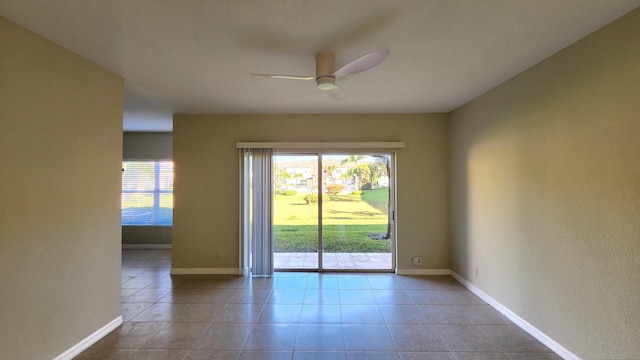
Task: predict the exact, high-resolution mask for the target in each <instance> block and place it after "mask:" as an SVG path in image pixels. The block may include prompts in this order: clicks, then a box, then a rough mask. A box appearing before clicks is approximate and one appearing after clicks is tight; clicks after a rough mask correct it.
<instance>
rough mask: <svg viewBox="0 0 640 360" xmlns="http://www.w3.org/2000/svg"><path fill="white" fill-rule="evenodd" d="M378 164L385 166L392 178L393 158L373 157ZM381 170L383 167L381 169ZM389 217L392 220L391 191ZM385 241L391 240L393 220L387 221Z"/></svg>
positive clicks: (388, 204)
mask: <svg viewBox="0 0 640 360" xmlns="http://www.w3.org/2000/svg"><path fill="white" fill-rule="evenodd" d="M373 157H374V158H375V160H376V163H378V164H381V165H382V164H384V166H385V168H386V175H387V176H388V177H391V158H390V157H389V155H374V156H373ZM379 168H381V166H380V167H379ZM387 196H388V198H387V217H388V219H391V213H392V211H391V191H387ZM384 238H385V239H389V238H391V220H388V221H387V234H386V235H385V237H384Z"/></svg>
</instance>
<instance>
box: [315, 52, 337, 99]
mask: <svg viewBox="0 0 640 360" xmlns="http://www.w3.org/2000/svg"><path fill="white" fill-rule="evenodd" d="M335 62H336V57H335V55H334V54H333V53H331V52H328V51H321V52H319V53H318V54H316V84H317V85H318V89H320V90H332V89H333V88H334V87H335V84H336V78H335V76H333V72H334V71H335Z"/></svg>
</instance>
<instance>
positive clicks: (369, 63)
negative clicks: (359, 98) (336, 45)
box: [251, 48, 390, 100]
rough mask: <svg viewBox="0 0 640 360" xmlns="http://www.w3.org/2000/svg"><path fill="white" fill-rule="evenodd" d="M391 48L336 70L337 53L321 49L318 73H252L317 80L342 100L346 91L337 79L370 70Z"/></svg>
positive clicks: (274, 77) (336, 98)
mask: <svg viewBox="0 0 640 360" xmlns="http://www.w3.org/2000/svg"><path fill="white" fill-rule="evenodd" d="M389 53H390V51H389V49H386V48H383V49H378V50H375V51H372V52H370V53H367V54H364V55H362V56H360V57H358V58H356V59H353V60H351V61H349V62H348V63H346V64H344V65H342V66H341V67H340V68H339V69H338V70H335V61H336V59H335V55H334V54H333V53H332V52H329V51H321V52H319V53H318V54H317V55H316V75H315V76H314V75H309V76H298V75H277V74H253V73H252V74H251V75H255V76H264V77H270V78H273V79H287V80H316V85H317V87H318V90H323V91H328V92H329V96H331V98H333V99H335V100H342V99H343V98H344V93H343V91H342V88H341V87H340V86H338V85H336V79H338V78H340V77H342V76H346V75H353V74H357V73H359V72H363V71H366V70H369V69H371V68H373V67H375V66H377V65H379V64H380V63H382V62H383V61H384V59H386V58H387V56H389Z"/></svg>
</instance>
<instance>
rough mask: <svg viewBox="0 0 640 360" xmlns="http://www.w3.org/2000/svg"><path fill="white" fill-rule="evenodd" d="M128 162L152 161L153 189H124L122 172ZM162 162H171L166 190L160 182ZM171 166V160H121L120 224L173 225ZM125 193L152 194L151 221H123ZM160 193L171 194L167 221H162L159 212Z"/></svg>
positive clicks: (160, 207) (172, 165)
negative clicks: (168, 219) (169, 212)
mask: <svg viewBox="0 0 640 360" xmlns="http://www.w3.org/2000/svg"><path fill="white" fill-rule="evenodd" d="M128 163H152V164H153V177H154V179H153V190H137V189H135V190H132V189H125V183H124V181H125V177H124V173H125V171H126V168H127V165H128ZM162 163H170V164H171V171H172V172H171V186H170V187H171V189H170V190H167V189H163V186H162V183H161V166H162ZM173 167H174V163H173V160H123V161H122V181H121V219H120V224H121V226H173V180H174V173H173ZM125 194H152V198H153V205H152V207H151V209H152V211H153V212H152V214H151V222H147V223H140V222H138V223H131V222H127V223H125V216H124V210H125V207H124V205H125V204H124V202H125V200H124V195H125ZM162 194H171V204H172V205H171V215H170V221H169V223H166V222H162V221H161V219H162V218H163V216H162V215H161V214H160V213H161V209H162V206H161V200H160V199H161V195H162Z"/></svg>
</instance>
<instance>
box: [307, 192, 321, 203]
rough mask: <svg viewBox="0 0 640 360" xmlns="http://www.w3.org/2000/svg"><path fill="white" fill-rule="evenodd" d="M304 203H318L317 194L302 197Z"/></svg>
mask: <svg viewBox="0 0 640 360" xmlns="http://www.w3.org/2000/svg"><path fill="white" fill-rule="evenodd" d="M304 201H305V202H306V203H307V204H311V203H314V202H317V201H318V194H307V195H305V196H304Z"/></svg>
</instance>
